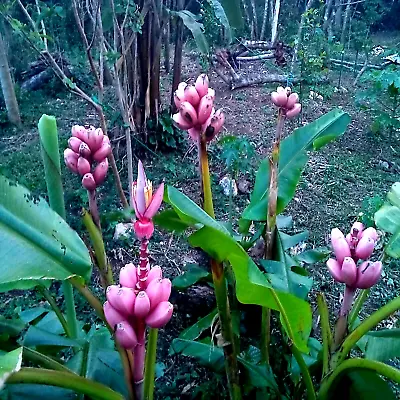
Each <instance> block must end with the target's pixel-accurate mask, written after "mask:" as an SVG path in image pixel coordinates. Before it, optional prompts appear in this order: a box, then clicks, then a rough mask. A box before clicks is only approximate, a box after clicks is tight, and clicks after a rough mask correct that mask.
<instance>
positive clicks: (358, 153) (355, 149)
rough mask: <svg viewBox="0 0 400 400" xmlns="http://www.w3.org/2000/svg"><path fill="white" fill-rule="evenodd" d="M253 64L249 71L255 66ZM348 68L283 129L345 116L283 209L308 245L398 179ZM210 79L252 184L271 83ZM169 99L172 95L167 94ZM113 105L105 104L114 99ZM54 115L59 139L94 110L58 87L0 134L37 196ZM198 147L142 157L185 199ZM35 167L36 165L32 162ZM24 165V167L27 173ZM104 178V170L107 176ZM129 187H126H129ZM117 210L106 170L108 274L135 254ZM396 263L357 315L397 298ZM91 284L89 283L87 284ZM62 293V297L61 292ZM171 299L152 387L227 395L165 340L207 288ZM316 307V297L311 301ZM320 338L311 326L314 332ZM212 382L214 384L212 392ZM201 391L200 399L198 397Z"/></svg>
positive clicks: (330, 288)
mask: <svg viewBox="0 0 400 400" xmlns="http://www.w3.org/2000/svg"><path fill="white" fill-rule="evenodd" d="M265 68H267V67H265V66H260V65H259V66H257V65H252V66H243V69H244V71H242V72H246V73H253V72H254V69H257V73H259V72H260V69H261V70H263V69H265ZM252 69H253V70H252ZM199 72H200V67H199V66H198V65H197V63H196V61H195V58H194V57H193V56H192V55H190V54H189V56H188V57H186V58H185V62H184V70H183V77H184V78H185V80H186V79H188V80H189V79H193V78H195V77H196V76H197V74H198V73H199ZM330 79H331V82H332V84H333V85H336V84H337V80H338V76H337V73H336V72H333V73H332V74H331V77H330ZM353 79H354V77H353V76H352V75H351V74H345V76H344V77H343V80H342V87H340V88H338V90H337V92H336V93H334V94H333V95H332V97H331V98H327V97H325V98H324V99H323V100H312V99H310V98H309V96H308V94H309V90H307V89H306V88H304V89H303V93H302V97H303V102H302V103H303V114H302V117H301V120H296V121H293V122H290V124H289V126H288V127H287V129H286V131H287V132H289V131H290V129H292V128H294V127H296V126H299V125H300V124H306V123H307V122H311V121H313V120H314V119H315V118H318V117H319V116H321V115H322V114H323V113H325V112H328V111H329V110H331V109H333V108H334V107H340V108H343V110H344V111H346V112H348V113H349V114H350V116H351V118H352V121H351V123H350V126H349V129H348V131H347V132H346V133H345V135H344V136H343V138H341V139H340V140H338V141H336V142H334V143H332V144H330V145H328V146H327V147H326V148H324V149H323V150H322V151H319V152H318V153H312V154H311V158H310V162H309V163H308V165H307V167H306V171H305V173H304V175H303V177H302V180H301V182H300V185H299V188H298V191H297V193H296V197H295V199H294V201H293V202H292V203H291V204H290V206H289V208H288V210H287V214H290V215H291V216H293V219H294V221H295V225H294V228H293V229H294V231H300V230H305V229H306V230H308V231H309V232H310V238H309V241H308V242H307V247H306V248H307V249H309V248H313V247H318V246H326V245H328V235H329V233H330V231H331V229H332V228H334V227H339V228H341V229H343V230H344V231H346V230H348V229H349V228H350V226H351V224H352V223H353V222H354V221H355V220H356V219H357V217H358V216H359V215H360V213H361V212H362V213H364V214H365V215H371V213H373V212H374V211H375V210H374V209H373V207H371V206H370V205H368V204H367V203H371V201H372V202H373V199H374V198H376V196H380V197H381V198H384V197H385V195H386V192H387V191H388V189H389V188H390V186H391V185H392V183H394V182H396V180H399V175H400V157H399V152H400V145H399V143H400V142H399V140H398V139H399V137H398V136H397V137H388V136H376V135H373V134H372V133H371V132H370V130H369V126H370V123H371V120H370V118H369V116H368V115H367V114H366V113H364V112H362V111H359V110H358V108H357V107H356V106H355V105H354V88H353V87H352V84H351V82H352V80H353ZM169 82H170V78H169V77H165V78H164V80H163V87H165V88H169ZM211 86H212V87H213V88H214V89H215V90H216V103H217V105H218V106H222V107H223V108H224V110H225V114H226V124H225V133H224V134H227V133H229V134H234V135H238V136H241V135H245V136H246V137H247V138H248V139H249V141H250V142H251V143H252V144H253V145H254V147H255V149H256V153H257V160H254V162H253V168H250V169H249V170H248V171H246V172H242V173H241V174H240V178H239V179H243V180H249V181H250V182H251V184H253V182H254V175H255V172H256V170H257V164H258V161H259V160H261V159H262V158H263V157H265V156H266V155H267V154H268V150H269V147H270V145H271V138H272V135H273V133H274V124H275V118H276V117H275V113H276V110H275V109H274V108H273V107H272V106H271V103H270V100H269V95H270V92H271V91H272V89H273V88H274V86H275V85H268V86H258V87H248V88H244V89H239V90H235V91H231V90H230V89H229V88H228V87H227V86H226V85H225V84H224V83H223V82H222V81H221V79H219V78H218V77H217V76H216V75H215V74H211ZM166 96H169V95H168V93H167V94H166ZM111 107H112V106H111ZM44 112H46V113H49V114H50V113H54V114H55V115H57V117H58V122H59V128H60V134H61V137H62V140H61V144H62V145H64V146H65V145H66V140H67V138H68V135H69V130H70V127H71V126H72V125H73V124H75V123H95V120H96V118H95V116H94V115H93V112H92V111H91V110H90V109H88V108H87V107H86V106H85V105H84V103H83V102H82V100H77V99H76V98H74V97H72V95H69V94H62V95H60V97H59V98H58V99H48V100H47V99H46V102H42V103H41V102H38V103H35V104H33V103H31V105H30V118H31V119H30V120H29V121H28V123H26V124H25V127H24V128H23V130H22V131H16V130H12V129H10V128H6V129H2V130H1V131H0V172H2V173H4V174H6V175H8V176H12V177H15V178H19V179H20V180H21V181H22V183H23V184H25V185H26V186H27V187H28V188H30V189H31V190H33V191H36V192H38V193H42V194H43V193H44V190H45V185H44V182H43V180H42V170H41V169H40V166H39V165H40V156H39V147H38V141H37V132H36V129H35V121H37V120H38V119H39V118H40V116H41V114H42V113H44ZM114 144H115V145H117V147H118V149H117V153H118V155H119V158H118V159H119V160H121V159H123V157H124V149H123V142H121V141H120V140H119V139H118V136H117V135H116V136H115V137H114ZM219 152H220V146H219V145H218V144H217V143H215V144H213V145H211V148H210V154H211V170H212V174H213V189H214V197H215V203H216V214H217V218H218V219H221V220H224V219H226V218H227V211H226V210H227V205H228V198H227V197H225V196H224V195H223V193H222V189H221V187H220V186H218V182H219V180H220V179H221V178H222V177H223V176H224V175H225V174H226V170H225V167H224V165H223V163H222V161H221V160H220V157H219ZM196 162H197V154H196V150H195V149H194V148H193V146H191V144H190V143H189V142H186V143H185V144H184V145H182V148H181V149H179V151H178V152H174V153H173V152H170V153H167V154H161V153H159V152H157V155H156V156H155V155H154V154H149V153H148V154H147V155H146V157H145V160H144V163H145V166H146V168H147V170H146V171H147V173H148V175H149V177H150V178H151V179H152V180H153V185H156V186H157V185H158V184H159V182H161V180H162V179H165V181H166V183H167V184H171V185H173V186H175V187H177V188H178V189H181V190H182V191H183V192H185V193H186V194H187V195H189V196H190V197H192V198H194V199H195V200H198V187H199V186H198V177H197V165H196ZM36 166H37V168H35V167H36ZM119 166H120V167H121V170H122V178H123V179H124V182H126V179H127V178H126V172H125V171H124V169H123V165H121V163H119ZM27 169H28V170H29V172H26V170H27ZM65 174H66V175H65V176H66V177H67V178H66V181H67V182H66V187H67V188H66V190H67V191H69V194H68V202H67V206H68V211H69V212H70V213H71V217H70V218H69V222H70V223H71V225H72V226H73V227H74V228H76V229H78V230H81V225H80V222H79V219H78V213H79V209H80V207H81V206H82V204H84V202H85V201H86V200H85V195H84V192H83V191H82V190H81V189H80V185H79V181H78V179H77V178H76V177H71V174H70V173H69V172H67V171H66V172H65ZM110 175H111V174H110ZM126 187H127V185H126ZM248 201H249V194H239V195H238V197H236V198H235V209H236V210H237V211H238V212H241V211H242V210H243V208H244V207H245V205H246V204H247V203H248ZM115 207H118V201H117V199H116V195H115V192H114V190H113V184H112V178H111V176H110V177H109V178H108V179H107V182H106V184H105V187H104V188H103V190H102V191H101V193H100V210H101V212H102V213H104V214H105V221H106V224H105V225H104V226H105V231H106V232H105V236H106V245H107V249H108V255H109V257H110V259H111V261H112V264H113V266H114V269H115V272H116V273H117V271H118V270H119V268H120V267H121V265H123V264H124V263H127V262H131V261H137V243H136V242H135V241H134V239H133V238H129V239H127V240H125V241H121V240H114V239H113V231H114V227H115V224H116V222H118V221H116V220H115V218H114V217H113V216H112V213H111V211H113V209H115ZM151 256H152V257H153V259H154V262H155V263H157V264H160V265H162V267H163V269H164V272H165V274H164V275H165V276H167V277H169V278H171V279H172V278H174V277H176V276H178V275H180V274H181V272H182V270H184V265H185V264H187V263H199V264H200V265H203V266H207V259H206V257H205V256H204V255H203V254H202V253H201V252H200V251H198V250H195V249H190V248H189V247H188V245H187V244H186V242H185V239H184V238H183V237H179V236H172V235H171V234H164V233H161V232H156V234H155V236H154V240H153V241H152V243H151ZM310 274H311V276H312V277H313V279H314V286H313V291H312V293H311V299H312V300H313V299H314V298H315V293H316V292H317V291H319V290H323V291H324V292H325V293H326V296H327V298H328V302H329V303H330V307H331V310H332V312H333V313H334V312H335V310H336V309H337V308H338V307H339V305H340V296H341V292H342V287H341V286H340V285H338V284H334V282H333V280H332V279H331V277H330V276H329V274H328V271H327V269H326V267H325V265H324V264H319V265H318V264H317V265H315V266H313V268H312V269H310ZM399 282H400V271H399V265H398V264H396V263H390V264H388V265H387V266H386V267H385V272H384V274H383V277H382V279H381V281H380V283H379V284H378V285H377V286H376V287H375V288H374V290H373V291H372V292H371V295H370V297H369V299H368V301H367V303H366V306H365V309H364V311H363V313H364V314H369V313H371V312H372V311H374V310H376V309H377V308H378V307H379V306H380V305H381V304H383V303H385V302H387V301H388V300H390V299H392V298H393V297H395V296H398V295H400V283H399ZM95 286H96V282H95V283H94V287H95ZM0 299H1V302H0V303H1V304H0V313H1V314H4V315H12V314H13V312H14V310H15V308H16V307H19V306H25V307H26V306H30V305H33V304H37V303H38V302H41V301H42V300H41V299H39V298H35V297H34V298H32V297H31V298H29V294H22V293H19V292H16V293H13V294H12V295H11V296H10V295H8V294H5V295H1V296H0ZM58 299H59V298H58ZM172 300H173V302H174V304H175V309H176V310H175V313H174V316H173V318H172V321H171V322H170V323H169V324H168V325H167V326H166V328H165V329H163V330H161V333H160V339H159V340H160V349H159V353H158V369H157V370H158V375H159V376H158V378H157V383H156V387H157V394H158V398H160V399H179V398H181V399H184V398H192V394H193V393H194V392H195V391H196V388H197V387H198V386H200V385H202V384H207V383H208V384H209V386H210V387H209V389H208V390H211V391H209V396H208V397H207V398H213V399H214V398H215V399H218V398H224V397H223V395H222V394H221V393H223V391H224V382H223V381H221V380H220V379H219V378H218V377H216V376H215V375H214V374H211V373H209V372H207V371H206V370H205V369H203V368H201V367H199V366H198V365H197V364H196V362H195V361H193V360H190V359H188V358H186V357H183V356H177V355H169V353H168V350H169V345H170V343H171V341H172V339H173V338H175V337H177V336H178V335H179V333H180V332H181V331H182V329H184V328H186V327H188V326H190V324H192V323H194V322H195V321H196V320H197V319H198V318H199V317H201V316H204V315H206V314H207V313H208V312H209V311H210V310H211V309H212V307H213V299H212V295H211V294H210V289H209V288H208V287H206V286H204V287H197V288H195V289H190V290H189V292H188V293H186V294H185V293H177V292H174V293H173V296H172ZM312 306H313V309H314V308H315V302H314V301H313V302H312ZM79 307H80V309H81V311H82V313H83V314H84V315H85V318H87V319H89V320H95V318H94V316H93V314H91V313H90V311H89V310H88V309H87V308H86V307H85V306H84V305H82V304H79ZM385 324H386V325H385V326H398V321H397V317H396V316H394V317H393V319H392V320H390V321H387V322H386V323H385ZM316 334H317V335H318V332H316ZM210 388H211V389H210ZM199 398H200V397H199Z"/></svg>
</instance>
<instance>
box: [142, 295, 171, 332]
mask: <svg viewBox="0 0 400 400" xmlns="http://www.w3.org/2000/svg"><path fill="white" fill-rule="evenodd" d="M173 311H174V307H173V305H172V304H171V303H170V302H169V301H163V302H161V303H159V304H158V305H157V307H156V308H155V309H154V310H153V311H152V312H151V313H150V314H149V315H148V316H147V318H146V320H145V321H146V324H147V325H148V326H150V328H157V329H158V328H162V327H163V326H164V325H165V324H166V323H167V322H168V321H169V320H170V319H171V317H172V313H173Z"/></svg>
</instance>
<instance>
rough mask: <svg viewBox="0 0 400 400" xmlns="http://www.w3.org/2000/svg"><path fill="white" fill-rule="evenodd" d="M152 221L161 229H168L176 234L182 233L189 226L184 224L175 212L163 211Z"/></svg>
mask: <svg viewBox="0 0 400 400" xmlns="http://www.w3.org/2000/svg"><path fill="white" fill-rule="evenodd" d="M153 221H154V222H155V223H156V225H158V226H159V227H161V228H164V229H168V230H169V231H174V232H177V233H181V232H184V231H185V230H186V229H187V228H188V227H189V226H190V224H187V223H185V222H184V221H182V220H181V219H180V218H179V215H178V214H177V213H176V212H175V210H164V211H162V212H160V213H158V214H157V215H156V216H155V217H154V218H153Z"/></svg>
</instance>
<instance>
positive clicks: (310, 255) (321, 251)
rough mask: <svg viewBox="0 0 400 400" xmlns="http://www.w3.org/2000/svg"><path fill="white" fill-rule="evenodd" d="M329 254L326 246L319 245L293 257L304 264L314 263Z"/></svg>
mask: <svg viewBox="0 0 400 400" xmlns="http://www.w3.org/2000/svg"><path fill="white" fill-rule="evenodd" d="M329 254H330V251H329V250H328V249H327V248H326V247H321V248H317V249H312V250H306V251H304V252H303V253H300V254H296V255H295V256H294V259H295V260H296V261H298V262H303V263H305V264H315V263H317V262H320V261H323V260H325V259H326V258H327V257H328V256H329Z"/></svg>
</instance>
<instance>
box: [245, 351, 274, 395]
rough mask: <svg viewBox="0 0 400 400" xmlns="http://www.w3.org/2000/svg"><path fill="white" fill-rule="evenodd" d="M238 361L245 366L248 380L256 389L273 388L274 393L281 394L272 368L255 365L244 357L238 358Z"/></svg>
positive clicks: (264, 365)
mask: <svg viewBox="0 0 400 400" xmlns="http://www.w3.org/2000/svg"><path fill="white" fill-rule="evenodd" d="M238 361H239V362H240V364H242V365H243V367H244V369H245V372H246V374H247V380H248V381H249V382H250V384H251V385H252V386H254V387H256V388H271V389H272V390H273V391H274V392H276V393H279V388H278V385H277V383H276V380H275V377H274V374H273V373H272V370H271V367H270V366H267V365H266V364H261V365H255V364H252V363H250V362H248V361H247V360H245V359H243V358H242V357H238Z"/></svg>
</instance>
